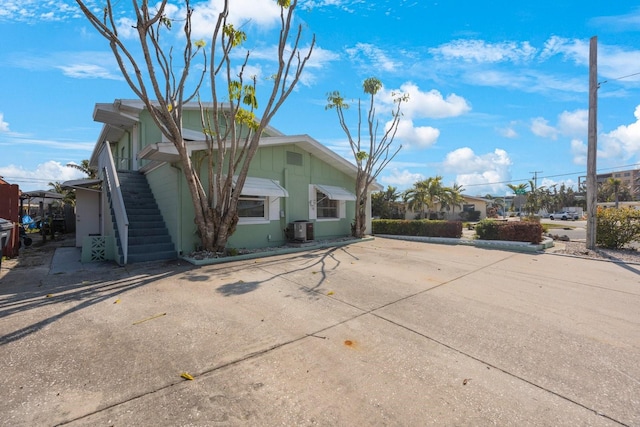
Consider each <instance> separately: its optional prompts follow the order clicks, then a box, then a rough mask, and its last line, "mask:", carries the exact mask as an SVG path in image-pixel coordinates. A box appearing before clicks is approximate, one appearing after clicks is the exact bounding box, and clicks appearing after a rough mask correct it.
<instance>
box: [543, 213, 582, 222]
mask: <svg viewBox="0 0 640 427" xmlns="http://www.w3.org/2000/svg"><path fill="white" fill-rule="evenodd" d="M556 218H558V219H561V220H563V221H566V220H568V219H572V220H576V219H578V214H577V213H575V212H556V213H552V214H551V215H549V219H550V220H552V221H553V220H554V219H556Z"/></svg>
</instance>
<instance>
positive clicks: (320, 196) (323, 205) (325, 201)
mask: <svg viewBox="0 0 640 427" xmlns="http://www.w3.org/2000/svg"><path fill="white" fill-rule="evenodd" d="M339 203H340V202H339V201H338V200H333V199H330V198H329V196H327V195H326V194H324V193H322V192H320V191H316V209H317V218H318V219H324V218H340V216H339V212H338V208H339Z"/></svg>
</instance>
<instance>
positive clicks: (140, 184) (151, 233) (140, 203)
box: [118, 171, 177, 263]
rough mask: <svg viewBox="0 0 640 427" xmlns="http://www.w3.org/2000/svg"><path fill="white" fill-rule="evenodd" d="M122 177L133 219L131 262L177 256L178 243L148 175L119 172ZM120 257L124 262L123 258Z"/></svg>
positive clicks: (131, 222)
mask: <svg viewBox="0 0 640 427" xmlns="http://www.w3.org/2000/svg"><path fill="white" fill-rule="evenodd" d="M118 178H119V181H120V192H121V193H122V199H123V201H124V205H125V208H126V211H127V217H128V219H129V238H128V244H129V247H128V249H127V253H128V256H127V262H128V263H134V262H146V261H158V260H166V259H175V258H177V253H176V250H175V246H174V244H173V243H172V241H171V236H170V235H169V231H168V230H167V227H166V224H165V222H164V219H163V218H162V213H161V212H160V209H158V204H157V203H156V200H155V197H154V195H153V192H152V191H151V187H150V186H149V183H148V181H147V177H146V176H144V175H143V174H142V173H140V172H135V171H119V172H118ZM120 260H121V262H122V258H121V259H120Z"/></svg>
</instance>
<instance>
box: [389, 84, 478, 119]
mask: <svg viewBox="0 0 640 427" xmlns="http://www.w3.org/2000/svg"><path fill="white" fill-rule="evenodd" d="M394 94H395V96H394ZM398 94H407V95H409V99H408V100H407V101H406V102H405V103H403V104H402V113H403V115H404V116H405V117H407V118H409V119H414V118H431V119H441V118H445V117H457V116H460V115H462V114H465V113H468V112H469V111H471V106H470V105H469V103H468V102H467V100H466V99H464V98H463V97H461V96H458V95H456V94H455V93H451V94H449V95H447V96H446V97H444V96H443V95H442V94H441V93H440V92H439V91H437V90H435V89H431V90H430V91H428V92H423V91H421V90H420V87H419V86H418V85H417V84H415V83H412V82H406V83H403V84H402V85H401V86H400V88H399V89H386V88H383V89H382V90H381V91H380V98H379V99H381V100H384V101H385V102H387V104H390V102H392V100H393V98H394V97H397V95H398Z"/></svg>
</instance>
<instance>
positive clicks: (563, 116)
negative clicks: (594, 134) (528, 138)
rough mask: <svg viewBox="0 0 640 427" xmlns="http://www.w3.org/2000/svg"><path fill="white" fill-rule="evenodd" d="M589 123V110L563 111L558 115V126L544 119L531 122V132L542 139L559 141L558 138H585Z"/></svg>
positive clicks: (540, 118) (539, 118)
mask: <svg viewBox="0 0 640 427" xmlns="http://www.w3.org/2000/svg"><path fill="white" fill-rule="evenodd" d="M588 123H589V112H588V110H574V111H566V110H565V111H563V112H562V113H560V114H559V115H558V123H557V124H556V126H552V125H550V124H549V121H548V120H547V119H545V118H543V117H536V118H534V119H533V120H532V121H531V132H533V134H535V135H537V136H540V137H542V138H550V139H553V140H555V139H557V138H558V136H566V137H571V138H585V137H586V136H587V130H588Z"/></svg>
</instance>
